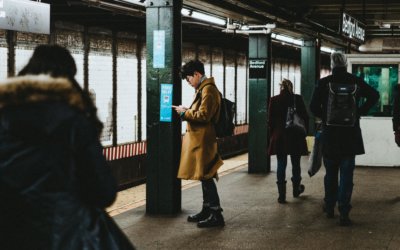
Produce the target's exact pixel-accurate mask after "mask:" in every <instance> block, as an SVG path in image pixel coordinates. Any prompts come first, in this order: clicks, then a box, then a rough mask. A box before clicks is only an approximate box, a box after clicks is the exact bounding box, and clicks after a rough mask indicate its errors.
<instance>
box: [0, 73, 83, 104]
mask: <svg viewBox="0 0 400 250" xmlns="http://www.w3.org/2000/svg"><path fill="white" fill-rule="evenodd" d="M46 101H54V102H65V103H68V104H69V105H70V106H72V107H75V108H78V109H80V110H84V109H85V104H84V100H83V98H82V95H81V93H80V92H79V90H77V89H76V88H75V87H73V85H72V83H71V82H70V81H69V80H68V79H66V78H54V77H51V76H49V75H26V76H18V77H12V78H8V79H7V80H5V81H1V82H0V109H1V108H4V107H7V106H16V105H24V104H33V103H39V102H46Z"/></svg>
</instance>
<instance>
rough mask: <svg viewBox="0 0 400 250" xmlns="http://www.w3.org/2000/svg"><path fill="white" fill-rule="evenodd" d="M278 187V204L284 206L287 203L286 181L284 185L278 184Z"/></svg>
mask: <svg viewBox="0 0 400 250" xmlns="http://www.w3.org/2000/svg"><path fill="white" fill-rule="evenodd" d="M276 185H277V186H278V192H279V197H278V202H279V203H281V204H284V203H286V181H285V182H282V183H280V182H276Z"/></svg>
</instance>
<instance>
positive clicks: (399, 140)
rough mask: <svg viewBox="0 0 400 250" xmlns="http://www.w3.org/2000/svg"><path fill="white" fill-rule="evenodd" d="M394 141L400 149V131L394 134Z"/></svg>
mask: <svg viewBox="0 0 400 250" xmlns="http://www.w3.org/2000/svg"><path fill="white" fill-rule="evenodd" d="M394 141H395V142H396V144H397V146H399V147H400V130H397V131H395V132H394Z"/></svg>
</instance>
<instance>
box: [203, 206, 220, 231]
mask: <svg viewBox="0 0 400 250" xmlns="http://www.w3.org/2000/svg"><path fill="white" fill-rule="evenodd" d="M210 211H211V215H210V216H209V217H208V218H207V219H205V220H202V221H199V222H198V223H197V226H198V227H201V228H205V227H223V226H225V220H224V217H223V216H222V208H218V209H212V208H211V209H210Z"/></svg>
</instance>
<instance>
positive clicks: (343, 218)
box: [339, 213, 353, 227]
mask: <svg viewBox="0 0 400 250" xmlns="http://www.w3.org/2000/svg"><path fill="white" fill-rule="evenodd" d="M352 224H353V223H352V222H351V220H350V218H349V214H346V213H345V214H340V219H339V225H341V226H342V227H348V226H351V225H352Z"/></svg>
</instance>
